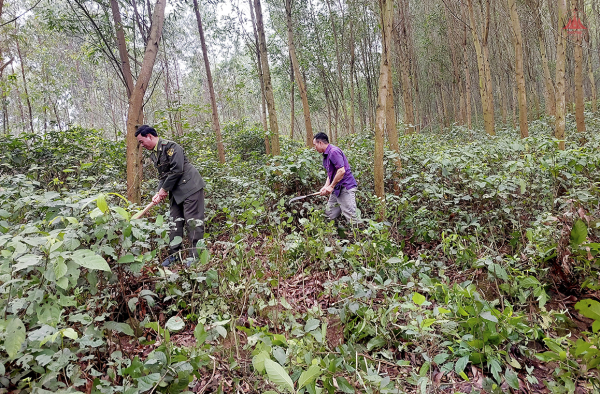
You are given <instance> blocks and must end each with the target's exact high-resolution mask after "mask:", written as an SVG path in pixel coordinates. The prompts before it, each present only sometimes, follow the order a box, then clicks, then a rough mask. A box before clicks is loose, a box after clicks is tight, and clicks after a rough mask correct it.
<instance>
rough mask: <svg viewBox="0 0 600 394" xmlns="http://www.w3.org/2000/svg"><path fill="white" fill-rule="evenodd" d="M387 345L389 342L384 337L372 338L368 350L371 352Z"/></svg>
mask: <svg viewBox="0 0 600 394" xmlns="http://www.w3.org/2000/svg"><path fill="white" fill-rule="evenodd" d="M386 343H387V341H386V340H385V339H384V338H382V337H375V338H371V340H370V341H369V342H368V343H367V350H368V351H371V350H373V349H380V348H382V347H383V346H385V344H386Z"/></svg>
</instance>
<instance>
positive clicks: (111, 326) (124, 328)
mask: <svg viewBox="0 0 600 394" xmlns="http://www.w3.org/2000/svg"><path fill="white" fill-rule="evenodd" d="M104 328H105V329H107V330H114V331H117V332H120V333H123V334H125V335H129V336H131V337H134V336H135V333H134V332H133V330H132V329H131V326H130V325H129V324H127V323H117V322H116V321H107V322H106V323H104Z"/></svg>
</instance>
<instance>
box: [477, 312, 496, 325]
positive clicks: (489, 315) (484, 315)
mask: <svg viewBox="0 0 600 394" xmlns="http://www.w3.org/2000/svg"><path fill="white" fill-rule="evenodd" d="M479 316H481V317H482V318H484V319H485V320H487V321H491V322H494V323H498V318H497V317H496V316H494V315H492V312H490V311H485V312H481V314H480V315H479Z"/></svg>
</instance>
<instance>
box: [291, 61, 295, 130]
mask: <svg viewBox="0 0 600 394" xmlns="http://www.w3.org/2000/svg"><path fill="white" fill-rule="evenodd" d="M291 60H292V58H291V56H290V139H291V140H293V139H294V117H295V115H296V114H295V108H294V106H295V105H294V104H295V101H296V100H294V65H293V64H292V61H291Z"/></svg>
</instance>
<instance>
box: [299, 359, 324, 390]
mask: <svg viewBox="0 0 600 394" xmlns="http://www.w3.org/2000/svg"><path fill="white" fill-rule="evenodd" d="M319 375H321V367H319V366H318V365H317V364H313V365H311V366H310V367H309V368H308V369H307V370H306V371H304V372H302V374H301V375H300V378H299V379H298V390H300V389H301V388H302V387H304V386H306V385H307V384H310V383H312V382H314V381H315V380H316V379H317V378H318V377H319Z"/></svg>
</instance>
